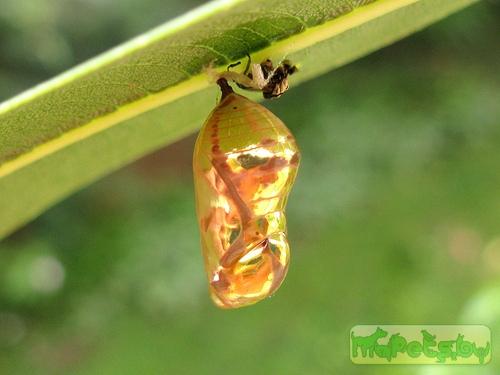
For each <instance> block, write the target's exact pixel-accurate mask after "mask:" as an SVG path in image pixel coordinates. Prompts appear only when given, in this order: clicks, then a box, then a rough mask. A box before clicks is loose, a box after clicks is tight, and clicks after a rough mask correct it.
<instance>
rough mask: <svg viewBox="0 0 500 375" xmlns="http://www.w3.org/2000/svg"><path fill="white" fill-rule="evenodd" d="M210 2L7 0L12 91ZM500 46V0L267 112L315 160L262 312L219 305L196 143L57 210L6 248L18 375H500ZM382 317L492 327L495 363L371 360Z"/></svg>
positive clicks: (3, 53)
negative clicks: (361, 331) (280, 274)
mask: <svg viewBox="0 0 500 375" xmlns="http://www.w3.org/2000/svg"><path fill="white" fill-rule="evenodd" d="M200 3H202V2H201V1H192V0H191V1H185V0H176V1H172V0H169V1H164V0H141V1H139V0H122V1H121V2H120V3H119V5H118V6H117V3H116V2H115V1H111V0H37V1H19V0H2V3H1V11H0V99H1V100H4V99H7V98H9V97H10V96H13V95H15V94H17V93H19V92H21V91H22V90H24V89H27V88H29V87H30V86H32V85H33V84H36V83H39V82H41V81H43V80H45V79H48V78H50V77H52V76H53V75H55V74H57V73H60V72H61V71H63V70H65V69H67V68H69V67H71V66H73V65H75V64H77V63H79V62H82V61H84V60H85V59H87V58H89V57H92V56H94V55H95V54H97V53H99V52H102V51H104V50H106V49H108V48H110V47H112V46H114V45H116V44H117V43H120V42H122V41H125V40H127V39H128V38H130V37H133V36H134V35H136V34H138V33H140V32H143V31H145V30H147V29H149V28H151V27H153V26H155V25H157V24H159V23H162V22H164V21H165V20H167V19H170V18H173V17H174V16H176V15H179V14H181V13H183V12H185V11H187V10H189V9H191V8H193V7H194V6H196V5H199V4H200ZM499 46H500V6H499V4H498V3H496V2H481V3H480V4H477V5H475V6H473V7H471V8H469V9H467V10H465V11H463V12H461V13H459V14H456V15H453V16H452V17H450V18H448V19H446V20H444V21H442V22H440V23H439V24H436V25H434V26H432V27H430V28H428V29H427V30H425V31H423V32H420V33H418V34H416V35H414V36H412V37H410V38H407V39H405V40H403V41H401V42H399V43H397V44H395V45H393V46H390V47H388V48H385V49H383V50H381V51H379V52H376V53H374V54H372V55H370V56H368V57H366V58H364V59H361V60H359V61H357V62H355V63H352V64H350V65H349V66H346V67H343V68H341V69H338V70H336V71H333V72H331V73H330V74H328V75H326V76H323V77H320V78H318V79H316V80H314V81H311V82H309V83H307V84H304V85H301V86H300V87H295V88H293V89H292V90H290V92H289V93H287V94H286V95H285V96H284V97H283V98H282V99H280V100H278V101H275V102H268V103H266V105H267V106H268V107H270V108H271V109H272V111H273V112H274V113H276V114H277V115H278V116H279V117H281V118H282V119H283V120H284V122H285V123H286V124H287V125H289V127H290V128H291V129H292V131H293V132H294V134H295V135H296V138H297V140H298V142H299V144H300V146H301V149H302V154H303V162H302V165H301V170H300V173H299V177H298V181H297V183H296V186H295V188H294V190H293V192H292V195H291V197H290V200H289V206H288V221H289V234H290V242H291V246H292V264H291V267H290V270H289V273H288V276H287V279H286V281H285V283H284V284H283V286H282V287H281V289H280V290H279V291H278V292H277V294H276V295H275V296H274V297H273V298H271V299H268V300H266V301H264V302H261V303H259V304H257V305H255V306H253V307H249V308H245V309H241V310H235V311H221V310H218V309H217V308H215V307H214V306H213V305H212V304H211V302H210V300H209V298H208V293H207V285H206V281H205V274H204V269H203V264H202V257H201V253H200V246H199V237H198V231H197V224H196V219H195V211H194V199H193V185H192V176H191V153H192V148H193V143H194V136H192V137H189V138H188V139H185V140H182V141H180V142H178V143H177V144H175V145H172V146H170V147H168V148H165V149H164V150H161V151H159V152H157V153H154V154H153V155H149V156H147V157H145V158H143V159H142V160H140V161H138V162H136V163H134V164H132V165H130V166H129V167H127V168H125V169H123V170H120V171H118V172H116V173H114V174H112V175H111V176H109V177H106V178H105V179H103V180H101V181H99V182H97V183H95V184H93V185H92V186H90V187H88V188H86V189H84V190H83V191H81V192H79V193H77V194H75V195H73V196H72V197H71V198H69V199H67V200H65V201H64V202H62V203H60V204H58V205H57V206H55V207H54V208H52V209H50V210H49V211H48V212H46V213H45V214H43V215H42V216H41V217H39V218H38V219H36V220H35V221H34V222H32V223H31V224H29V225H27V226H26V227H25V228H22V229H21V230H19V231H18V232H17V233H15V234H14V235H12V236H10V237H9V238H8V239H6V240H4V241H2V242H0V374H2V375H3V374H9V375H10V374H16V375H17V374H22V375H25V374H50V375H52V374H120V375H123V374H221V373H224V374H228V373H238V374H270V373H275V374H301V375H303V374H418V375H423V374H436V375H442V374H498V373H500V362H499V360H498V356H499V355H500V349H498V345H496V344H495V339H496V338H497V337H498V333H499V330H500V152H499V150H500V74H499V67H500V47H499ZM214 100H215V98H214ZM200 125H201V124H200ZM363 323H365V324H366V323H368V324H370V323H372V324H377V323H380V324H382V323H389V324H423V323H436V324H454V323H479V324H487V325H489V326H490V327H491V328H492V331H493V345H494V352H493V361H492V363H491V364H489V365H487V366H483V367H478V366H473V367H447V366H445V367H439V368H438V367H418V366H376V367H370V366H368V367H366V366H355V365H353V364H351V363H350V360H349V341H348V335H349V330H350V328H351V327H352V326H353V325H355V324H363Z"/></svg>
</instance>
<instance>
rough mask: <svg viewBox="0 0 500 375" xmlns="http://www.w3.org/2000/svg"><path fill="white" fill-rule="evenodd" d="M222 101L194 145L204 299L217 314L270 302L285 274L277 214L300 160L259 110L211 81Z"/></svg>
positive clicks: (285, 132)
mask: <svg viewBox="0 0 500 375" xmlns="http://www.w3.org/2000/svg"><path fill="white" fill-rule="evenodd" d="M217 83H218V85H219V86H220V88H221V91H222V98H221V100H220V102H219V104H218V105H217V106H216V107H215V109H214V110H213V111H212V113H211V114H210V115H209V116H208V118H207V120H206V121H205V123H204V125H203V127H202V129H201V130H200V133H199V135H198V138H197V140H196V144H195V150H194V157H193V169H194V182H195V194H196V211H197V215H198V222H199V227H200V232H201V243H202V250H203V256H204V260H205V268H206V273H207V277H208V282H209V290H210V295H211V297H212V299H213V301H214V302H215V304H216V305H217V306H219V307H222V308H237V307H243V306H247V305H251V304H253V303H256V302H258V301H260V300H262V299H264V298H266V297H268V296H271V295H272V294H273V293H274V292H275V291H276V290H277V289H278V287H279V286H280V285H281V283H282V281H283V279H284V278H285V275H286V273H287V270H288V265H289V261H290V249H289V245H288V241H287V229H286V218H285V206H286V202H287V198H288V195H289V192H290V190H291V188H292V185H293V183H294V180H295V176H296V174H297V168H298V166H299V161H300V153H299V150H298V147H297V144H296V141H295V138H294V137H293V135H292V133H291V132H290V130H289V129H288V128H287V127H286V125H285V124H284V123H283V122H282V121H281V120H280V119H279V118H277V117H276V116H275V115H274V114H272V113H271V112H270V111H269V110H267V109H266V108H265V107H263V106H262V105H260V104H258V103H255V102H253V101H251V100H249V99H247V98H245V97H244V96H241V95H238V94H236V93H234V92H233V90H232V88H231V87H230V86H229V85H228V83H227V81H226V79H225V78H220V79H219V80H218V81H217Z"/></svg>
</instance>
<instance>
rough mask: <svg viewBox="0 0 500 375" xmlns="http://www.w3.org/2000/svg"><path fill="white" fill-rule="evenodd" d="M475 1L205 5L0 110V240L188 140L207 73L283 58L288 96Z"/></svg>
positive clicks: (206, 100)
mask: <svg viewBox="0 0 500 375" xmlns="http://www.w3.org/2000/svg"><path fill="white" fill-rule="evenodd" d="M475 1H476V0H375V1H374V0H330V1H328V0H311V1H307V2H305V1H302V0H249V1H244V0H221V1H215V2H212V3H209V4H207V5H205V6H203V7H201V8H198V9H196V10H194V11H192V12H190V13H188V14H186V15H184V16H182V17H180V18H178V19H175V20H173V21H171V22H168V23H166V24H164V25H162V26H160V27H158V28H156V29H154V30H152V31H150V32H148V33H146V34H143V35H141V36H139V37H137V38H135V39H133V40H131V41H129V42H127V43H125V44H123V45H121V46H119V47H116V48H115V49H113V50H111V51H109V52H107V53H104V54H102V55H101V56H98V57H96V58H94V59H92V60H90V61H88V62H87V63H85V64H83V65H81V66H78V67H76V68H74V69H72V70H70V71H68V72H66V73H64V74H62V75H60V76H58V77H56V78H54V79H53V80H51V81H48V82H46V83H44V84H42V85H39V86H37V87H35V88H33V89H31V90H29V91H27V92H25V93H23V94H21V95H19V96H18V97H15V98H13V99H11V100H10V101H7V102H5V103H3V104H1V105H0V163H1V164H0V237H2V236H6V235H7V234H9V233H11V232H12V231H13V230H15V229H16V228H18V227H19V226H20V225H22V224H24V223H26V222H27V221H29V220H30V219H32V218H33V217H35V216H37V215H38V214H40V213H41V212H43V211H44V210H45V209H47V208H48V207H50V206H51V205H52V204H54V203H55V202H57V201H59V200H61V199H63V198H64V197H66V196H68V195H69V194H70V193H72V192H74V191H76V190H78V189H80V188H82V187H83V186H85V185H87V184H89V183H90V182H92V181H94V180H96V179H98V178H100V177H102V176H104V175H106V174H107V173H109V172H111V171H113V170H116V169H117V168H119V167H121V166H123V165H125V164H127V163H129V162H131V161H133V160H135V159H137V158H139V157H141V156H143V155H145V154H146V153H148V152H151V151H153V150H155V149H157V148H159V147H162V146H165V145H167V144H169V143H172V142H174V141H176V140H178V139H179V138H181V137H183V136H186V135H187V134H189V133H191V132H193V131H195V130H196V129H197V128H198V127H199V126H200V125H201V124H202V123H203V120H204V118H205V117H206V116H207V114H208V113H209V111H210V110H211V109H212V107H213V106H214V104H215V101H216V98H217V89H216V87H214V85H213V84H211V83H210V82H209V80H208V79H207V76H206V75H205V73H204V70H203V69H204V67H206V66H207V65H209V64H213V65H215V66H219V67H220V68H221V69H224V68H225V66H226V65H227V64H229V63H231V62H234V61H237V60H238V59H241V58H244V56H245V54H246V53H251V56H252V59H253V60H254V61H260V60H261V59H263V58H267V57H269V58H271V59H273V60H275V61H279V60H281V59H283V58H284V57H287V58H289V59H290V60H292V61H293V62H294V63H297V64H299V67H300V73H299V74H296V75H294V76H293V77H292V80H291V85H292V87H293V86H296V85H297V84H298V83H300V82H302V81H305V80H308V79H311V78H314V77H316V76H318V75H320V74H322V73H325V72H327V71H329V70H331V69H332V68H335V67H338V66H341V65H343V64H346V63H348V62H350V61H352V60H354V59H356V58H358V57H360V56H363V55H365V54H367V53H369V52H371V51H374V50H376V49H378V48H381V47H383V46H386V45H388V44H390V43H392V42H394V41H396V40H398V39H400V38H402V37H405V36H406V35H408V34H410V33H412V32H415V31H417V30H419V29H421V28H423V27H425V26H427V25H429V24H430V23H432V22H434V21H436V20H439V19H441V18H443V17H445V16H446V15H448V14H450V13H452V12H454V11H457V10H459V9H461V8H463V7H465V6H467V5H469V4H472V3H474V2H475Z"/></svg>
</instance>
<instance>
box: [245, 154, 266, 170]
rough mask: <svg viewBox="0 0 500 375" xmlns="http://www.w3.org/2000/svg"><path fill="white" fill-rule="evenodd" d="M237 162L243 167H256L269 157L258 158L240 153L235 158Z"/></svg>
mask: <svg viewBox="0 0 500 375" xmlns="http://www.w3.org/2000/svg"><path fill="white" fill-rule="evenodd" d="M237 160H238V163H240V165H241V166H242V167H243V168H244V169H251V168H254V167H257V166H259V165H263V164H266V163H267V161H268V160H269V158H260V157H258V156H255V155H250V154H241V155H239V156H238V158H237Z"/></svg>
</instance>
